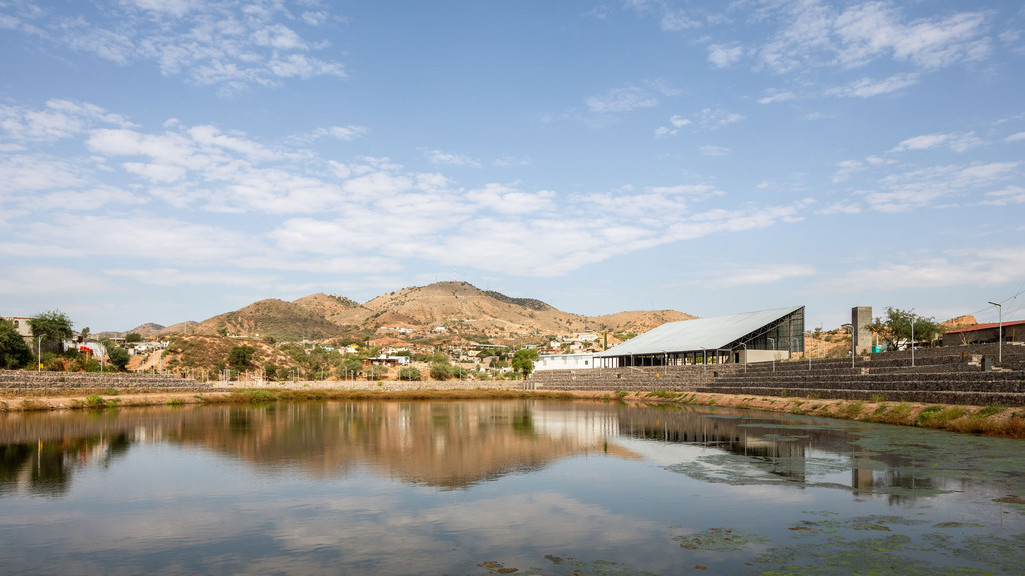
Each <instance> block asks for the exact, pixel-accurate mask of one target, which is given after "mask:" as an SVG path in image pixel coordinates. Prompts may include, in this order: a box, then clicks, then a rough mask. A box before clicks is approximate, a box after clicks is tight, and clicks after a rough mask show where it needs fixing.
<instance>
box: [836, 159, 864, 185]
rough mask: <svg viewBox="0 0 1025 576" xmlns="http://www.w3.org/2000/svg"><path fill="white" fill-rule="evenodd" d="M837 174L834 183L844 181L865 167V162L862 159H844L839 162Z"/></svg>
mask: <svg viewBox="0 0 1025 576" xmlns="http://www.w3.org/2000/svg"><path fill="white" fill-rule="evenodd" d="M837 168H838V169H837V171H836V174H834V175H833V183H834V184H836V183H839V182H843V181H844V180H847V179H848V178H850V177H851V176H852V175H853V174H855V173H857V172H861V171H862V170H864V169H865V164H864V163H863V162H861V161H860V160H843V161H841V162H839V163H837Z"/></svg>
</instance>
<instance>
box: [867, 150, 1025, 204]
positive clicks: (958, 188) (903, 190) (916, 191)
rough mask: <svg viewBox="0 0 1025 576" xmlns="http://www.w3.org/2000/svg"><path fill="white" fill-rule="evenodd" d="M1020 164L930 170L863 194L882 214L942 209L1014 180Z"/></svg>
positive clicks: (893, 178)
mask: <svg viewBox="0 0 1025 576" xmlns="http://www.w3.org/2000/svg"><path fill="white" fill-rule="evenodd" d="M1021 164H1022V163H1021V162H991V163H978V164H970V165H966V166H930V167H927V168H920V169H915V170H911V171H908V172H904V173H895V174H890V175H888V176H885V177H884V178H882V179H881V180H880V181H879V186H878V187H879V190H864V191H862V192H860V193H859V194H860V195H862V196H864V197H865V200H866V201H867V202H868V204H869V206H870V207H871V208H872V209H874V210H878V211H881V212H902V211H905V210H910V209H913V208H921V207H929V206H931V207H940V206H944V205H946V203H949V202H954V203H958V202H962V201H964V200H965V199H967V198H974V197H977V196H979V195H983V194H986V193H987V192H989V191H990V190H988V189H990V188H992V187H994V186H996V185H999V184H1000V183H1001V182H1002V181H1004V180H1007V179H1010V178H1014V177H1015V176H1016V175H1017V173H1018V172H1020V170H1019V168H1020V166H1021Z"/></svg>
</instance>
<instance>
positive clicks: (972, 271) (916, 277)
mask: <svg viewBox="0 0 1025 576" xmlns="http://www.w3.org/2000/svg"><path fill="white" fill-rule="evenodd" d="M1021 270H1025V246H1013V245H1011V246H1001V247H997V248H979V249H971V250H951V251H948V252H947V253H946V254H944V255H942V256H936V257H926V258H907V259H906V261H904V262H885V261H884V262H882V263H880V264H879V265H878V266H875V267H872V268H861V269H855V270H852V271H850V272H849V273H847V274H843V275H840V276H839V277H838V278H836V280H835V281H833V282H831V283H830V285H831V286H833V287H835V288H836V289H837V290H846V291H853V292H858V291H865V290H869V291H878V290H880V289H886V290H901V289H914V290H919V289H921V287H922V286H929V287H932V288H947V287H951V286H991V285H999V284H1002V283H1005V282H1012V281H1015V282H1016V281H1018V280H1021Z"/></svg>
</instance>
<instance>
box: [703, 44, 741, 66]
mask: <svg viewBox="0 0 1025 576" xmlns="http://www.w3.org/2000/svg"><path fill="white" fill-rule="evenodd" d="M743 55H744V49H743V48H742V47H741V46H739V45H736V44H712V45H711V46H709V47H708V61H709V62H710V63H711V64H712V65H713V66H715V67H716V68H726V67H727V66H732V65H733V64H736V63H737V62H739V61H740V59H741V57H743Z"/></svg>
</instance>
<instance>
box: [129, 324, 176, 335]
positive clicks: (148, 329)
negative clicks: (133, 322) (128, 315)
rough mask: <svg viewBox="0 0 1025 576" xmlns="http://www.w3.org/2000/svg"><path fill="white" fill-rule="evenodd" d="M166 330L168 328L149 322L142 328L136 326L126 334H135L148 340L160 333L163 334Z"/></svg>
mask: <svg viewBox="0 0 1025 576" xmlns="http://www.w3.org/2000/svg"><path fill="white" fill-rule="evenodd" d="M166 328H167V327H166V326H161V325H160V324H154V323H153V322H148V323H146V324H143V325H142V326H136V327H135V328H132V329H131V330H129V331H127V332H125V334H131V333H133V332H134V333H136V334H138V335H139V336H142V337H143V338H146V337H147V336H152V335H154V334H157V333H158V332H162V331H164V330H165V329H166ZM125 334H121V336H124V335H125Z"/></svg>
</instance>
